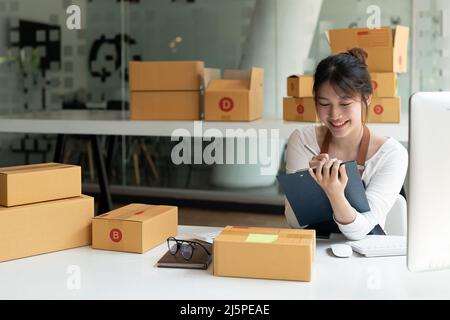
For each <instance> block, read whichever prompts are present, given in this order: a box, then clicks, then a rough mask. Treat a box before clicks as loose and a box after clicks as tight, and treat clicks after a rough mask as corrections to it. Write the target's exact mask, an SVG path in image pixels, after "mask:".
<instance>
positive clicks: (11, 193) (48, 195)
mask: <svg viewBox="0 0 450 320" xmlns="http://www.w3.org/2000/svg"><path fill="white" fill-rule="evenodd" d="M80 195H81V167H79V166H73V165H68V164H60V163H43V164H34V165H26V166H16V167H6V168H0V205H1V206H4V207H11V206H18V205H23V204H30V203H36V202H42V201H49V200H56V199H64V198H70V197H78V196H80Z"/></svg>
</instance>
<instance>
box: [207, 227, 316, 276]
mask: <svg viewBox="0 0 450 320" xmlns="http://www.w3.org/2000/svg"><path fill="white" fill-rule="evenodd" d="M315 242H316V236H315V230H304V229H277V228H253V227H231V226H228V227H225V229H224V230H223V231H222V233H220V234H219V235H218V236H217V237H216V238H215V239H214V260H213V263H214V275H215V276H230V277H246V278H264V279H284V280H300V281H311V277H312V268H313V262H314V255H315Z"/></svg>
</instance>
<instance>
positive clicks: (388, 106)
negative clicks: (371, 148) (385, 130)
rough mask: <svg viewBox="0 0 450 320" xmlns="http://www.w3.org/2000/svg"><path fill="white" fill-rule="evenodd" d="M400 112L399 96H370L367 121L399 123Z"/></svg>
mask: <svg viewBox="0 0 450 320" xmlns="http://www.w3.org/2000/svg"><path fill="white" fill-rule="evenodd" d="M400 112H401V99H400V97H393V98H372V102H371V103H370V107H369V113H368V114H367V122H372V123H374V122H387V123H399V122H400Z"/></svg>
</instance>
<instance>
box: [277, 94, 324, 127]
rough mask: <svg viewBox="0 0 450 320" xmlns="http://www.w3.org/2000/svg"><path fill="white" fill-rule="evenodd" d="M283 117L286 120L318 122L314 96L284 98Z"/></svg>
mask: <svg viewBox="0 0 450 320" xmlns="http://www.w3.org/2000/svg"><path fill="white" fill-rule="evenodd" d="M283 119H284V120H286V121H300V122H316V121H317V113H316V104H315V102H314V98H296V97H284V98H283Z"/></svg>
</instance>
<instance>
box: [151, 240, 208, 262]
mask: <svg viewBox="0 0 450 320" xmlns="http://www.w3.org/2000/svg"><path fill="white" fill-rule="evenodd" d="M192 240H193V241H196V242H199V243H201V244H202V245H203V246H204V247H205V248H206V249H208V251H209V252H211V254H209V255H208V254H207V253H206V251H205V250H203V248H201V247H197V248H196V249H195V250H194V252H193V254H192V258H191V259H189V260H186V259H184V258H183V257H182V256H181V253H180V250H178V252H177V253H176V254H175V255H173V254H172V253H170V251H169V250H167V252H166V253H165V254H164V255H163V256H162V258H161V259H159V261H158V263H157V264H156V266H158V267H160V268H186V269H208V266H209V264H210V263H211V261H212V244H211V243H209V242H205V241H201V240H197V239H192Z"/></svg>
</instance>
